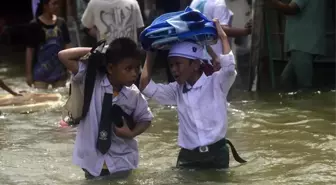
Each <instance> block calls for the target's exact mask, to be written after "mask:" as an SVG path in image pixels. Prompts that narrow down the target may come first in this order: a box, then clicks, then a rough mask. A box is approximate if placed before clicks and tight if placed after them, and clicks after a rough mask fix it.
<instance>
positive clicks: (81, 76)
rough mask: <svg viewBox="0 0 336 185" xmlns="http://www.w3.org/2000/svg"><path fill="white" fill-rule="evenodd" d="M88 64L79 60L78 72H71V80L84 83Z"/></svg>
mask: <svg viewBox="0 0 336 185" xmlns="http://www.w3.org/2000/svg"><path fill="white" fill-rule="evenodd" d="M86 69H87V65H86V64H84V63H83V62H78V72H77V73H76V74H71V80H72V81H73V82H74V83H78V84H82V83H84V80H85V75H86Z"/></svg>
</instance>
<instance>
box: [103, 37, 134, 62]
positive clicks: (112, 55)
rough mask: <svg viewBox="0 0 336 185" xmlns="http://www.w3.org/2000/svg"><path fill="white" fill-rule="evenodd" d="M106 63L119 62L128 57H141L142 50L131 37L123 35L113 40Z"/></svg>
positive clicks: (107, 52)
mask: <svg viewBox="0 0 336 185" xmlns="http://www.w3.org/2000/svg"><path fill="white" fill-rule="evenodd" d="M105 57H106V58H105V59H106V63H111V64H118V63H119V62H121V61H122V60H124V59H126V58H132V59H139V60H140V59H141V51H140V49H138V47H137V45H136V43H135V42H134V41H133V40H132V39H129V38H126V37H122V38H118V39H115V40H114V41H112V42H111V44H110V45H109V47H108V49H107V50H106V53H105Z"/></svg>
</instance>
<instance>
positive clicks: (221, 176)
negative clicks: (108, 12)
mask: <svg viewBox="0 0 336 185" xmlns="http://www.w3.org/2000/svg"><path fill="white" fill-rule="evenodd" d="M22 74H24V69H23V66H17V65H13V64H11V65H10V66H9V67H8V65H6V64H2V65H1V71H0V77H1V78H3V79H4V80H5V82H6V83H8V84H9V85H10V86H12V87H13V88H14V89H16V90H27V85H26V84H25V79H24V76H23V75H22ZM49 91H50V92H60V93H62V94H63V95H64V100H65V99H66V96H67V93H68V90H67V89H65V88H63V89H57V90H49ZM0 93H3V91H1V92H0ZM234 94H235V96H234V97H233V99H232V101H231V102H230V106H229V113H228V116H229V118H228V119H229V129H228V134H227V137H228V138H229V139H230V140H231V141H232V142H233V143H234V144H235V147H236V149H237V150H238V152H239V154H240V155H241V157H243V158H244V159H246V160H247V161H248V163H246V164H243V165H240V164H238V163H237V162H235V161H234V160H233V159H231V164H230V165H231V168H230V169H228V170H222V171H214V170H211V171H183V170H176V169H175V168H174V166H175V163H176V157H177V152H178V146H177V117H176V111H175V108H174V107H163V106H159V105H157V104H156V103H154V102H152V101H151V102H150V106H151V108H152V111H153V113H154V115H155V119H154V121H153V125H152V127H151V128H150V129H149V130H148V131H146V132H145V133H144V134H142V135H141V136H139V137H138V140H139V148H140V165H139V168H138V169H137V170H135V171H134V172H133V173H132V175H131V176H130V177H129V178H128V179H124V180H118V181H113V180H111V179H103V180H90V181H89V180H85V179H84V173H83V171H82V170H81V169H80V168H78V167H77V166H74V165H73V164H72V161H71V160H72V149H73V143H74V138H75V134H76V130H75V129H74V128H59V126H58V122H59V120H60V119H61V107H56V108H52V109H48V110H41V111H37V112H31V113H3V115H1V117H0V184H1V185H26V184H27V185H28V184H29V185H46V184H47V185H49V184H50V185H51V184H52V185H68V184H69V185H70V184H71V185H74V184H80V185H86V184H97V185H107V184H111V185H112V184H122V185H172V184H183V185H189V184H190V185H191V184H202V185H203V184H204V185H222V184H228V185H231V184H232V185H238V184H239V185H240V184H241V185H245V184H249V185H254V184H256V185H260V184H267V185H271V184H272V185H273V184H284V185H287V184H298V185H301V184H305V185H306V184H307V185H308V184H311V185H319V184H321V185H325V184H336V162H335V159H336V140H335V137H336V136H335V132H336V130H335V128H336V121H335V112H336V109H335V103H336V102H335V91H327V92H318V91H315V92H312V93H299V94H278V93H273V94H272V93H264V94H261V93H259V94H251V93H247V92H238V93H234ZM231 157H232V156H231Z"/></svg>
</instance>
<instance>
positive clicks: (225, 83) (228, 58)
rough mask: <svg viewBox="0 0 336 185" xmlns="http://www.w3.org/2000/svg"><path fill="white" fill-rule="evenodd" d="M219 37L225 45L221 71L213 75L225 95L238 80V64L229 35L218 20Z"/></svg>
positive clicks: (220, 58)
mask: <svg viewBox="0 0 336 185" xmlns="http://www.w3.org/2000/svg"><path fill="white" fill-rule="evenodd" d="M215 24H216V28H217V32H218V37H219V38H220V40H221V42H222V45H223V51H222V52H223V54H222V55H220V56H219V61H220V65H221V69H220V70H219V71H217V72H215V73H213V78H214V79H215V80H217V81H218V83H219V85H220V88H221V90H222V91H223V93H227V92H228V91H229V89H230V88H231V86H232V84H233V82H234V80H235V79H236V75H237V72H236V62H235V57H234V55H233V53H232V51H231V47H230V44H229V41H228V38H227V35H226V34H225V32H224V31H223V29H222V28H221V26H220V24H219V22H218V20H215Z"/></svg>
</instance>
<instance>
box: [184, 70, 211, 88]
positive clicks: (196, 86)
mask: <svg viewBox="0 0 336 185" xmlns="http://www.w3.org/2000/svg"><path fill="white" fill-rule="evenodd" d="M206 79H207V76H206V75H205V74H204V73H202V75H201V77H200V78H199V79H198V80H197V81H196V83H195V84H194V85H193V86H191V85H189V84H188V83H186V86H187V88H188V89H190V88H198V87H202V85H203V84H204V83H205V81H206Z"/></svg>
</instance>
